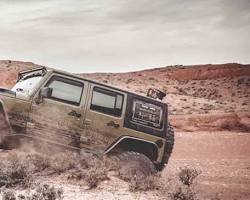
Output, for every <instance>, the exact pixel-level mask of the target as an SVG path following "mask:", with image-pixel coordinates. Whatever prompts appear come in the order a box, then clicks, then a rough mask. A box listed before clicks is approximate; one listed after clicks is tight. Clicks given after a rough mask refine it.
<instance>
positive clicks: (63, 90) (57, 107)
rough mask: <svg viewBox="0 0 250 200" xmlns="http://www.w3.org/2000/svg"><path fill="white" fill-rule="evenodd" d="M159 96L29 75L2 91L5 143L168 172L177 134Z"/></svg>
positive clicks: (49, 73)
mask: <svg viewBox="0 0 250 200" xmlns="http://www.w3.org/2000/svg"><path fill="white" fill-rule="evenodd" d="M155 94H156V95H155ZM161 95H162V93H161V94H160V96H161ZM149 96H151V97H149ZM163 96H164V95H163ZM163 96H161V98H162V97H163ZM153 97H157V93H155V91H154V90H150V91H149V92H148V96H147V97H146V96H145V97H144V96H140V95H138V94H134V93H131V92H128V91H124V90H121V89H117V88H115V87H111V86H108V85H105V84H102V83H98V82H95V81H91V80H87V79H85V78H82V77H81V76H77V75H73V74H70V73H67V72H63V71H59V70H54V69H51V68H46V67H40V68H36V69H32V70H27V71H23V72H20V73H19V75H18V80H17V82H16V84H15V86H14V87H13V88H12V89H11V90H9V89H4V88H0V126H1V127H0V142H1V143H2V148H4V147H5V146H6V144H7V143H8V142H9V143H11V141H15V142H17V141H18V142H20V140H22V139H23V138H26V139H27V138H28V139H31V140H32V141H33V140H34V141H38V143H44V142H45V143H48V144H52V146H60V147H63V148H64V147H65V148H69V149H72V150H83V151H85V152H91V153H93V154H98V155H116V158H119V160H121V161H122V162H123V163H124V166H127V169H130V170H133V169H134V168H136V167H139V168H141V170H142V171H144V172H145V173H147V172H152V171H156V170H162V169H163V168H164V166H165V164H166V163H167V162H168V160H169V157H170V155H171V153H172V149H173V144H174V132H173V129H172V128H171V126H170V125H169V123H168V107H167V105H166V104H164V103H162V102H161V101H159V100H156V99H154V98H153ZM6 141H8V142H6ZM16 145H17V144H16Z"/></svg>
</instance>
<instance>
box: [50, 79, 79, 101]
mask: <svg viewBox="0 0 250 200" xmlns="http://www.w3.org/2000/svg"><path fill="white" fill-rule="evenodd" d="M46 87H50V88H52V89H53V91H52V95H51V99H55V100H57V101H62V102H64V103H69V104H73V105H80V102H81V96H82V92H83V83H81V82H77V81H73V80H70V79H67V78H63V77H59V76H53V77H52V78H51V80H50V81H49V82H48V83H47V85H46Z"/></svg>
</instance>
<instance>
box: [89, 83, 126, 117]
mask: <svg viewBox="0 0 250 200" xmlns="http://www.w3.org/2000/svg"><path fill="white" fill-rule="evenodd" d="M122 105H123V95H121V94H119V93H116V92H113V91H110V90H106V89H102V88H99V87H94V89H93V93H92V101H91V106H90V109H91V110H95V111H98V112H101V113H105V114H108V115H113V116H116V117H119V116H121V114H122Z"/></svg>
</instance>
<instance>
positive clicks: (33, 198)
mask: <svg viewBox="0 0 250 200" xmlns="http://www.w3.org/2000/svg"><path fill="white" fill-rule="evenodd" d="M25 199H27V200H57V199H58V200H60V199H63V190H62V189H56V188H54V187H53V186H49V185H47V184H45V185H39V186H38V188H37V189H36V191H35V193H33V194H32V195H30V196H27V197H25Z"/></svg>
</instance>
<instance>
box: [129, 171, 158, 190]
mask: <svg viewBox="0 0 250 200" xmlns="http://www.w3.org/2000/svg"><path fill="white" fill-rule="evenodd" d="M159 179H160V177H159V176H155V175H151V176H148V177H134V178H132V179H131V181H130V184H129V190H130V191H132V192H133V191H150V190H159V189H160V184H159V182H160V181H159Z"/></svg>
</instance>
